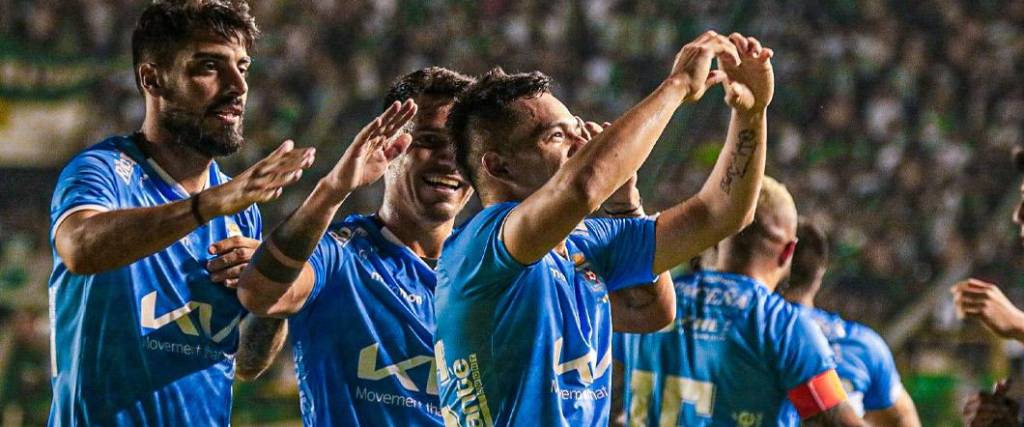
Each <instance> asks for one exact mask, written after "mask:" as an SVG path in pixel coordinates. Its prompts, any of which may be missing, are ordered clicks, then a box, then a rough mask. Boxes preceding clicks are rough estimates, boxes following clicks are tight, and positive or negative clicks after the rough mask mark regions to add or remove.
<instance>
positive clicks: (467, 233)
mask: <svg viewBox="0 0 1024 427" xmlns="http://www.w3.org/2000/svg"><path fill="white" fill-rule="evenodd" d="M518 205H519V202H503V203H496V204H493V205H490V206H487V207H485V208H483V209H481V210H480V211H478V212H477V213H475V214H473V216H471V217H470V218H469V219H467V220H466V221H464V222H463V223H462V224H460V225H459V226H458V227H455V229H454V230H452V234H451V236H449V237H448V240H446V241H445V246H448V245H451V244H458V243H459V242H463V244H465V243H468V242H471V241H473V240H474V239H476V235H477V234H479V233H480V232H481V231H482V230H486V229H491V228H496V227H501V223H502V222H503V221H504V220H505V217H506V216H507V215H508V213H509V212H511V211H512V209H514V208H515V207H516V206H518Z"/></svg>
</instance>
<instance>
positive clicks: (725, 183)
mask: <svg viewBox="0 0 1024 427" xmlns="http://www.w3.org/2000/svg"><path fill="white" fill-rule="evenodd" d="M754 146H755V144H754V131H753V130H751V129H745V130H742V131H740V134H739V140H738V141H737V143H736V150H735V151H733V152H732V154H730V158H729V168H728V169H727V170H726V171H725V176H724V177H722V182H720V183H719V187H721V189H722V191H724V192H725V194H729V192H730V191H732V184H733V181H735V180H736V179H737V178H743V177H744V176H746V175H747V168H748V167H749V166H750V159H751V158H752V156H751V155H752V154H754Z"/></svg>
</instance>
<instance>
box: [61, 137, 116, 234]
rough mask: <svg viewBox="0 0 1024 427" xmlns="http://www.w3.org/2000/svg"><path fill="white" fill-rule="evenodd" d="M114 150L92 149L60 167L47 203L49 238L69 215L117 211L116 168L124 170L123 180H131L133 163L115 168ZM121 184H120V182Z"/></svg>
mask: <svg viewBox="0 0 1024 427" xmlns="http://www.w3.org/2000/svg"><path fill="white" fill-rule="evenodd" d="M116 156H118V152H117V151H112V150H101V149H94V150H88V151H85V152H83V153H82V154H79V155H78V156H76V157H75V158H74V159H72V160H71V162H70V163H68V165H67V166H66V167H65V168H64V170H63V171H62V172H61V174H60V178H58V180H57V188H56V190H54V192H53V199H52V202H51V204H50V237H51V238H53V236H54V233H55V232H56V231H57V227H58V226H59V225H60V223H61V222H63V221H64V219H66V218H67V217H68V216H69V215H71V214H73V213H75V212H78V211H82V210H98V211H110V210H114V209H118V208H119V203H118V197H117V196H118V186H119V181H118V180H119V179H122V178H119V177H118V176H117V175H118V173H117V171H115V169H116V168H119V167H121V168H124V169H126V170H125V171H122V174H123V175H122V176H123V177H124V178H123V179H125V180H127V179H131V174H132V169H131V167H132V166H134V161H131V160H126V161H124V162H125V164H124V165H118V164H117V163H120V162H121V160H120V159H118V158H117V157H116ZM120 182H121V183H123V181H120Z"/></svg>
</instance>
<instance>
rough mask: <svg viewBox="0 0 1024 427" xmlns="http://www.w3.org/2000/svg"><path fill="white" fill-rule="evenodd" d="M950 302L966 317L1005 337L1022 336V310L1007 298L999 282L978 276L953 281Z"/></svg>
mask: <svg viewBox="0 0 1024 427" xmlns="http://www.w3.org/2000/svg"><path fill="white" fill-rule="evenodd" d="M950 291H951V292H952V293H953V303H954V304H955V305H956V308H957V310H958V311H959V312H960V313H962V314H963V315H964V316H965V317H968V318H974V319H978V320H981V321H982V323H984V324H985V326H987V327H988V328H989V329H991V330H992V332H995V333H996V334H997V335H999V336H1001V337H1004V338H1012V339H1018V340H1019V339H1022V338H1024V312H1021V311H1020V310H1019V309H1018V308H1017V307H1015V306H1014V305H1013V303H1011V302H1010V300H1009V299H1007V298H1006V295H1005V294H1003V291H1002V290H1000V289H999V287H998V286H996V285H994V284H992V283H988V282H985V281H981V280H978V279H974V278H972V279H968V280H964V281H962V282H959V283H957V284H956V285H953V287H952V288H951V289H950Z"/></svg>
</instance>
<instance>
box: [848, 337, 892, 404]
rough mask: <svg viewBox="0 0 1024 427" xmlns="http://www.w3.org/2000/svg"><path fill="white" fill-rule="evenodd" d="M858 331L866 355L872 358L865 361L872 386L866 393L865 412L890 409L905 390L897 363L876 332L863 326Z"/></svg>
mask: <svg viewBox="0 0 1024 427" xmlns="http://www.w3.org/2000/svg"><path fill="white" fill-rule="evenodd" d="M857 329H859V332H860V333H859V334H858V335H860V339H861V341H862V342H863V343H864V344H865V345H866V346H867V348H868V351H867V353H866V354H867V355H868V356H870V357H871V359H870V360H866V361H865V362H866V363H865V364H866V365H867V367H868V374H869V375H870V378H871V384H870V385H869V386H868V389H867V390H866V391H865V392H864V410H865V411H878V410H882V409H888V408H890V407H892V405H893V404H895V403H896V399H897V398H898V397H899V395H900V391H901V390H903V385H902V383H901V382H900V374H899V372H898V371H897V370H896V361H895V360H894V359H893V356H892V351H891V350H890V349H889V346H888V345H886V343H885V340H883V339H882V337H880V336H878V334H877V333H875V331H873V330H871V329H869V328H867V327H866V326H862V325H857Z"/></svg>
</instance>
